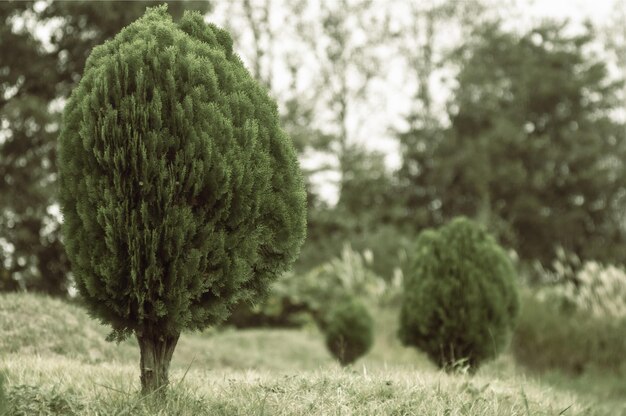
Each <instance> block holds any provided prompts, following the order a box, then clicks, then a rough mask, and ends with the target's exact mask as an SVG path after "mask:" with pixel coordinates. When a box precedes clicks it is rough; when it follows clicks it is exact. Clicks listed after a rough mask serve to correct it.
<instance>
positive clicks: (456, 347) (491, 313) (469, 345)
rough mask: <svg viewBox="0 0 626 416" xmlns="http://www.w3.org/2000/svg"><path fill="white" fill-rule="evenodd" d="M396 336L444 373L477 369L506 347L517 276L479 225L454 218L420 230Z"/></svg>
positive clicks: (516, 305) (516, 304)
mask: <svg viewBox="0 0 626 416" xmlns="http://www.w3.org/2000/svg"><path fill="white" fill-rule="evenodd" d="M409 257H410V259H409V266H408V268H407V270H406V272H405V275H404V293H403V298H402V305H401V311H400V330H399V336H400V339H401V341H402V342H403V343H404V344H405V345H408V346H414V347H417V348H419V349H420V350H422V351H424V352H425V353H426V354H427V355H428V356H429V357H430V359H431V360H432V361H434V362H435V363H436V364H437V365H439V366H440V367H441V368H445V369H447V370H449V369H453V368H455V367H456V366H457V365H458V364H459V363H462V364H463V365H464V366H466V367H469V369H470V371H473V370H475V369H476V368H477V367H478V366H479V365H480V364H481V363H482V362H484V361H485V360H488V359H490V358H493V357H495V356H496V355H497V354H498V353H499V352H500V351H502V349H503V348H504V347H505V346H506V344H507V342H508V340H509V338H510V334H511V330H512V328H513V324H514V321H515V318H516V315H517V313H518V308H519V300H518V290H517V286H516V273H515V270H514V267H513V265H512V263H511V260H510V258H509V257H508V255H507V253H506V252H505V251H504V250H503V249H502V248H501V247H500V246H499V245H498V244H497V242H496V241H495V240H494V239H493V238H492V237H491V236H490V235H489V234H488V233H487V232H486V231H485V230H484V229H483V228H482V227H481V226H479V225H478V224H476V223H475V222H473V221H471V220H469V219H466V218H457V219H455V220H453V221H452V222H450V223H449V224H447V225H445V226H443V227H441V228H440V229H438V230H425V231H423V232H422V233H421V234H420V235H419V237H418V239H417V241H416V244H415V247H414V249H413V252H412V254H409Z"/></svg>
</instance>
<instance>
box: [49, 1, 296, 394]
mask: <svg viewBox="0 0 626 416" xmlns="http://www.w3.org/2000/svg"><path fill="white" fill-rule="evenodd" d="M278 119H279V117H278V113H277V108H276V104H275V102H274V101H273V100H272V99H271V98H270V97H269V96H268V94H267V91H266V89H265V88H263V87H261V86H260V85H259V84H258V83H257V82H256V81H255V80H254V79H253V78H252V76H251V75H250V74H249V72H248V71H247V70H246V69H245V67H244V66H243V64H242V63H241V61H240V59H239V57H238V56H237V55H236V54H235V53H234V52H233V47H232V41H231V38H230V36H229V34H228V33H226V32H225V31H223V30H221V29H219V28H218V27H216V26H214V25H211V24H205V23H204V21H203V18H202V15H201V14H200V13H194V12H191V13H185V15H184V16H183V17H182V19H181V20H180V21H179V22H178V23H174V22H173V21H172V19H171V17H170V16H169V15H168V13H167V8H166V7H164V6H162V7H157V8H153V9H149V10H148V11H147V12H146V14H145V15H144V16H143V17H142V18H140V19H139V20H137V21H136V22H134V23H132V24H131V25H129V26H128V27H126V28H125V29H123V30H122V31H121V32H120V33H119V34H118V35H117V36H115V38H114V39H112V40H111V41H109V42H106V43H104V44H103V45H101V46H98V47H96V48H94V50H93V52H92V53H91V56H90V57H89V59H88V60H87V64H86V67H85V71H84V74H83V78H82V80H81V82H80V83H79V85H78V87H77V88H76V89H75V90H74V91H73V93H72V95H71V97H70V100H69V101H68V103H67V106H66V109H65V113H64V120H63V128H62V131H61V137H60V184H61V203H62V211H63V214H64V221H65V222H64V237H65V239H66V249H67V253H68V255H69V258H70V260H71V263H72V270H73V272H74V274H75V276H76V283H77V287H78V290H79V291H80V294H81V296H82V298H83V299H84V302H85V303H86V304H87V306H88V307H89V309H90V310H91V312H92V313H93V315H94V316H96V317H98V318H99V319H101V320H102V321H104V322H106V323H108V324H110V325H111V326H112V328H113V333H112V334H111V338H113V339H122V338H125V337H127V336H129V335H131V334H134V335H135V336H136V338H137V340H138V343H139V347H140V352H141V362H140V366H141V382H142V389H143V392H144V393H149V392H153V391H155V390H157V389H160V388H162V387H163V386H165V385H166V384H167V382H168V367H169V363H170V360H171V357H172V354H173V351H174V348H175V346H176V342H177V340H178V338H179V335H180V332H181V331H182V330H196V329H202V328H205V327H207V326H210V325H213V324H215V323H218V322H219V321H221V320H222V319H224V318H225V317H226V316H227V315H228V313H229V309H230V307H231V306H232V305H233V304H234V303H236V302H238V301H241V300H254V299H256V298H258V297H259V296H261V295H262V294H263V293H264V292H265V291H266V288H267V287H268V283H269V282H270V281H272V280H273V279H274V278H275V277H276V276H277V275H278V274H280V273H281V272H283V271H284V270H285V269H286V268H288V266H289V265H290V264H291V263H292V262H293V261H294V259H295V257H296V256H297V254H298V251H299V248H300V245H301V244H302V241H303V239H304V234H305V221H306V220H305V218H306V214H305V199H306V194H305V190H304V184H303V179H302V176H301V173H300V170H299V167H298V162H297V159H296V155H295V151H294V149H293V146H292V143H291V141H290V140H289V138H288V137H287V136H286V135H285V133H284V132H283V130H282V129H281V128H280V126H279V124H278Z"/></svg>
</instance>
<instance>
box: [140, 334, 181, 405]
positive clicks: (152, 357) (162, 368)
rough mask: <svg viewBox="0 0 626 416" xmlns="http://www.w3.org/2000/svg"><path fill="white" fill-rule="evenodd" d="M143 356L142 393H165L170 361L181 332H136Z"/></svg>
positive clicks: (141, 365)
mask: <svg viewBox="0 0 626 416" xmlns="http://www.w3.org/2000/svg"><path fill="white" fill-rule="evenodd" d="M136 336H137V342H138V343H139V351H140V354H141V358H140V361H139V366H140V369H141V393H142V394H143V395H148V394H156V395H159V396H164V395H165V389H166V388H167V384H168V382H169V380H168V371H169V368H170V361H172V355H173V354H174V349H175V348H176V343H177V342H178V337H179V336H180V334H176V335H172V336H166V335H154V334H141V335H140V334H136Z"/></svg>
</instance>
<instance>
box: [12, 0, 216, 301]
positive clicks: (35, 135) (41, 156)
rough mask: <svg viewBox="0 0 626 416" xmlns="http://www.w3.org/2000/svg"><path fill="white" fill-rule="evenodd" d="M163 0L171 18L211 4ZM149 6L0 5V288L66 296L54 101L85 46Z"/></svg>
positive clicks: (77, 72)
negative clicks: (48, 33) (184, 11)
mask: <svg viewBox="0 0 626 416" xmlns="http://www.w3.org/2000/svg"><path fill="white" fill-rule="evenodd" d="M166 3H169V4H170V9H169V11H170V13H172V15H174V16H178V17H180V16H182V14H183V10H184V9H194V10H200V11H202V12H205V11H207V10H208V9H209V8H210V3H209V2H207V1H176V2H166ZM150 4H153V2H151V1H133V2H128V3H126V4H125V5H124V7H119V4H118V3H116V2H93V1H71V2H67V1H50V2H2V3H0V155H1V157H0V195H2V197H0V290H2V291H14V290H29V291H40V292H46V293H49V294H53V295H57V296H66V295H67V290H68V286H69V285H70V284H69V281H68V278H67V277H68V272H69V262H68V260H67V257H66V255H65V252H64V249H63V245H62V243H61V238H60V228H61V227H60V216H59V214H58V206H57V202H58V198H57V175H56V171H57V152H56V139H57V137H58V134H59V124H60V120H61V109H62V107H61V106H60V105H59V103H60V102H62V101H60V100H62V99H64V98H66V97H67V96H68V95H69V92H70V91H71V89H72V88H73V87H74V85H75V84H76V82H77V81H78V80H79V79H80V76H81V74H82V71H83V67H84V64H85V60H86V59H87V56H88V55H89V53H90V52H91V49H92V48H93V47H94V46H95V45H98V44H100V43H102V42H104V41H105V40H107V39H109V38H111V37H112V36H113V35H115V34H116V33H117V32H118V31H119V30H120V29H121V28H123V27H124V26H126V25H128V24H129V23H131V22H132V21H134V20H135V19H137V18H138V17H140V16H141V15H142V14H143V13H144V11H145V9H146V6H148V5H150ZM20 22H22V23H24V22H26V23H27V24H20ZM29 22H32V23H33V24H35V26H34V27H31V25H30V23H29ZM44 25H45V26H46V27H48V28H50V27H55V28H57V29H55V30H54V31H53V33H52V36H51V37H50V39H45V36H41V33H40V31H39V30H35V29H37V28H38V27H40V26H44ZM50 25H52V26H50ZM43 32H47V30H44V31H43Z"/></svg>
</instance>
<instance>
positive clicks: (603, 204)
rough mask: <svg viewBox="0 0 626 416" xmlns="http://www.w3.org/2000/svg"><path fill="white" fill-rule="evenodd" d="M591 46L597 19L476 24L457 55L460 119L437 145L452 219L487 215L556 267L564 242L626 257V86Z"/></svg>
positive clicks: (440, 187)
mask: <svg viewBox="0 0 626 416" xmlns="http://www.w3.org/2000/svg"><path fill="white" fill-rule="evenodd" d="M593 41H594V33H593V30H592V28H591V27H589V26H588V27H587V29H586V31H584V33H581V34H576V35H566V34H565V25H564V24H556V23H544V24H542V25H540V26H538V27H536V28H535V29H532V30H530V31H528V32H526V33H524V34H523V35H521V36H518V35H515V34H512V33H507V32H505V31H503V30H502V29H501V25H500V23H493V24H488V25H483V26H482V27H479V28H477V29H476V30H475V31H474V33H473V35H472V36H471V37H470V38H469V39H468V40H467V43H466V44H465V45H464V46H463V47H462V48H460V49H459V50H458V51H457V53H456V54H455V57H456V62H457V63H458V65H459V67H460V72H459V74H458V77H457V87H456V89H455V91H454V98H453V99H452V100H451V101H450V103H449V116H450V121H451V125H450V127H449V129H446V131H445V134H444V137H443V138H442V140H441V141H440V142H439V143H438V144H437V145H436V147H435V149H434V150H432V152H433V153H432V154H433V158H434V160H435V161H434V162H433V163H434V164H435V165H436V171H437V174H436V175H433V177H432V181H433V182H432V183H433V184H434V186H435V187H436V189H437V190H436V193H437V198H438V200H439V201H440V204H438V206H437V207H436V208H437V209H438V210H440V214H441V216H442V218H451V217H452V216H454V215H459V214H464V215H469V216H472V217H475V218H477V219H479V220H480V221H481V222H483V223H485V224H487V225H488V226H490V227H491V228H492V230H493V231H495V232H497V233H498V235H499V236H500V238H501V239H502V240H503V241H504V242H506V243H507V244H509V245H511V246H512V247H514V248H515V249H516V250H517V251H518V253H519V254H520V257H521V258H523V259H538V260H540V261H542V262H548V261H549V260H550V259H552V258H553V256H554V248H555V246H557V245H560V246H562V247H563V248H565V249H566V250H568V251H572V252H574V253H576V254H578V255H579V256H580V257H581V258H597V259H600V260H611V261H618V260H623V259H624V255H623V253H622V252H623V251H624V230H623V223H622V222H621V218H622V216H623V214H622V211H623V202H624V196H625V195H626V176H625V175H624V173H625V172H624V164H623V160H624V158H625V156H626V147H625V146H626V137H625V135H624V131H625V130H624V126H623V124H620V123H617V122H616V121H615V119H614V118H612V112H613V110H614V109H615V108H617V106H618V100H617V95H616V93H617V91H618V89H619V86H620V84H619V83H618V82H613V81H611V80H610V79H609V77H608V73H607V68H606V65H605V63H604V62H603V61H601V60H600V59H598V58H596V57H594V56H593V55H591V54H590V53H588V51H589V49H590V44H591V43H592V42H593Z"/></svg>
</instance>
